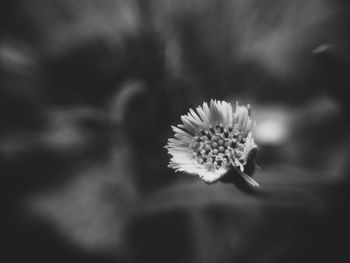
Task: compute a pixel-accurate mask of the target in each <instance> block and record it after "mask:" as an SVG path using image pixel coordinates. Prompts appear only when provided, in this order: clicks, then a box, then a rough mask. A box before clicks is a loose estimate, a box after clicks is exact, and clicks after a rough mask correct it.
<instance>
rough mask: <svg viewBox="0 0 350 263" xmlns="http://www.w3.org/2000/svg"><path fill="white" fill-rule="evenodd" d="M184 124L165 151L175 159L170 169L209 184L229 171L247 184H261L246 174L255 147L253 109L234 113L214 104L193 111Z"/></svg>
mask: <svg viewBox="0 0 350 263" xmlns="http://www.w3.org/2000/svg"><path fill="white" fill-rule="evenodd" d="M181 120H182V124H179V125H177V127H175V126H172V129H173V131H174V133H175V135H174V137H175V138H170V139H169V140H168V144H167V145H166V146H165V148H166V149H167V150H168V153H169V154H170V155H172V157H171V160H170V163H169V167H171V168H173V169H175V170H176V171H182V172H186V173H190V174H196V175H198V176H199V177H200V178H201V179H203V180H204V181H205V182H206V183H213V182H216V181H217V180H219V179H220V178H221V177H223V176H224V175H225V174H226V173H227V171H228V170H229V169H232V168H234V169H236V170H237V171H238V173H239V174H241V175H242V177H243V178H244V179H245V180H246V181H248V183H250V184H253V185H255V186H257V185H258V184H257V183H256V182H255V181H254V180H253V179H251V178H250V177H249V176H248V175H246V174H244V166H245V164H246V163H247V160H248V156H249V153H250V152H251V151H252V150H254V149H256V148H257V145H256V144H255V143H254V138H253V135H252V129H253V126H254V123H253V121H252V120H251V118H250V106H249V105H248V106H239V105H238V103H237V104H236V110H235V112H233V109H232V105H231V103H227V102H225V101H217V100H211V101H210V105H208V104H207V103H206V102H204V103H203V106H198V107H197V108H196V111H194V110H192V109H190V110H189V113H188V114H187V115H183V116H181Z"/></svg>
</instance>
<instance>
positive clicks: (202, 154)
mask: <svg viewBox="0 0 350 263" xmlns="http://www.w3.org/2000/svg"><path fill="white" fill-rule="evenodd" d="M190 147H191V149H192V150H193V157H194V159H195V161H196V162H197V163H198V164H201V165H204V166H205V167H206V168H207V169H208V170H210V171H215V170H218V169H220V168H221V167H227V166H229V165H231V164H232V165H234V166H243V165H244V164H245V163H244V161H243V160H240V159H241V157H242V155H243V150H244V138H243V137H242V136H240V132H239V130H238V128H237V127H232V126H228V127H224V126H223V124H220V125H216V126H215V127H213V126H210V128H209V129H208V130H202V129H201V130H200V131H199V132H198V133H197V134H196V135H195V136H194V137H193V142H192V143H191V144H190Z"/></svg>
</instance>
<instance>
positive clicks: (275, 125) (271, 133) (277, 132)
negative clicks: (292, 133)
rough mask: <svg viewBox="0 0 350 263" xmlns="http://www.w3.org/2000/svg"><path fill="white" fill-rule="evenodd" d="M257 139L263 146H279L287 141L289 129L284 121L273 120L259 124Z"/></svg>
mask: <svg viewBox="0 0 350 263" xmlns="http://www.w3.org/2000/svg"><path fill="white" fill-rule="evenodd" d="M254 134H255V138H256V140H257V141H259V142H260V143H263V144H279V143H282V142H284V141H285V140H286V139H287V128H286V125H285V122H284V121H283V120H282V119H271V120H266V121H262V122H261V123H258V124H257V126H256V128H255V132H254Z"/></svg>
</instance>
